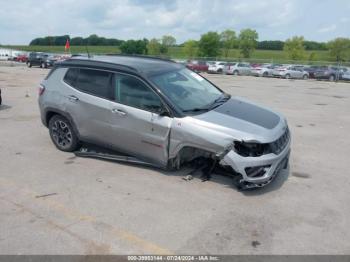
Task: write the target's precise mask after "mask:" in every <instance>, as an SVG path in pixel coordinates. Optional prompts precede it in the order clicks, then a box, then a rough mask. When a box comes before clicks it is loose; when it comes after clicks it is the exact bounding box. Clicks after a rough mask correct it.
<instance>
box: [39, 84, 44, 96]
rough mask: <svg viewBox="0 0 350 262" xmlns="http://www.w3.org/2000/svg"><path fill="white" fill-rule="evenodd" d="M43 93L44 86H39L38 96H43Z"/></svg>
mask: <svg viewBox="0 0 350 262" xmlns="http://www.w3.org/2000/svg"><path fill="white" fill-rule="evenodd" d="M44 92H45V86H43V85H40V86H39V96H41V95H42V94H44Z"/></svg>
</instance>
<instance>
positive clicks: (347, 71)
mask: <svg viewBox="0 0 350 262" xmlns="http://www.w3.org/2000/svg"><path fill="white" fill-rule="evenodd" d="M342 71H343V72H342V73H341V74H340V79H341V80H345V81H350V68H343V70H342Z"/></svg>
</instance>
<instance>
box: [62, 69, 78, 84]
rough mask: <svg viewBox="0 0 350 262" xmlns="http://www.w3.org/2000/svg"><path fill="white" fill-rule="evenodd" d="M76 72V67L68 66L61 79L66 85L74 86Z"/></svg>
mask: <svg viewBox="0 0 350 262" xmlns="http://www.w3.org/2000/svg"><path fill="white" fill-rule="evenodd" d="M78 73H79V69H78V68H69V69H68V71H67V73H66V75H65V76H64V78H63V81H64V82H66V83H67V84H68V85H70V86H72V87H75V82H76V80H77V77H78Z"/></svg>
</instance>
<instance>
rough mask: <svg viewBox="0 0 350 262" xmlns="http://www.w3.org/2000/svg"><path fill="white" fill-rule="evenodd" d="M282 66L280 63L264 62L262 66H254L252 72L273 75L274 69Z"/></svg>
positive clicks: (254, 74)
mask: <svg viewBox="0 0 350 262" xmlns="http://www.w3.org/2000/svg"><path fill="white" fill-rule="evenodd" d="M280 66H281V65H279V64H262V65H260V66H256V67H252V68H251V69H250V74H251V75H252V76H264V77H269V76H273V70H274V69H275V68H277V67H280Z"/></svg>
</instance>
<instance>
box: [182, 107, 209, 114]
mask: <svg viewBox="0 0 350 262" xmlns="http://www.w3.org/2000/svg"><path fill="white" fill-rule="evenodd" d="M209 109H210V108H207V107H203V108H200V107H196V108H192V109H186V110H182V112H185V113H187V112H200V111H208V110H209Z"/></svg>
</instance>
